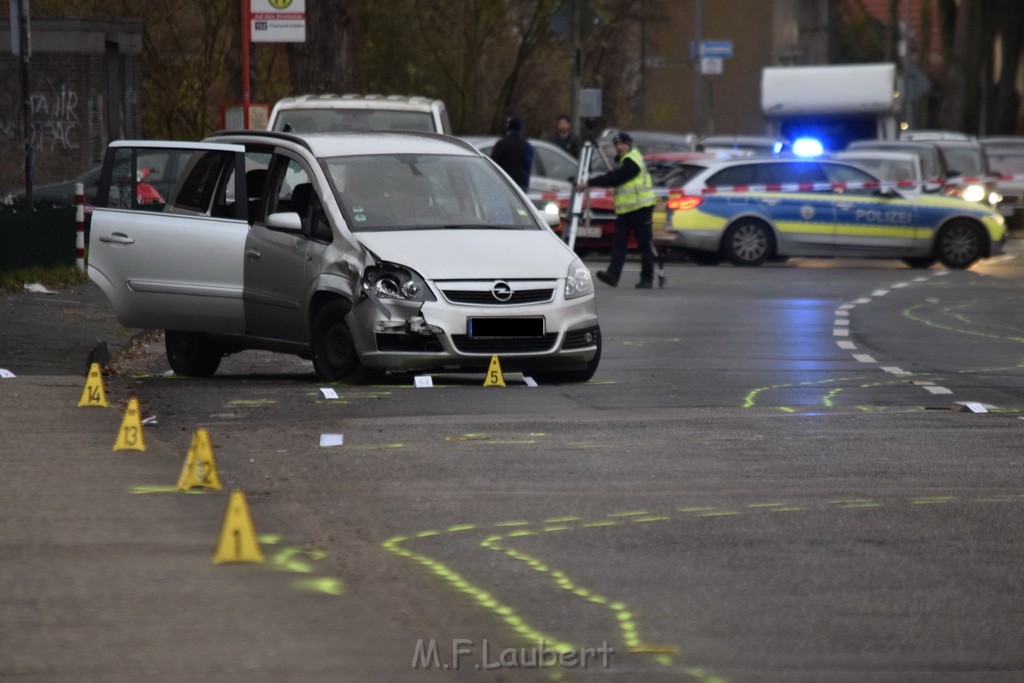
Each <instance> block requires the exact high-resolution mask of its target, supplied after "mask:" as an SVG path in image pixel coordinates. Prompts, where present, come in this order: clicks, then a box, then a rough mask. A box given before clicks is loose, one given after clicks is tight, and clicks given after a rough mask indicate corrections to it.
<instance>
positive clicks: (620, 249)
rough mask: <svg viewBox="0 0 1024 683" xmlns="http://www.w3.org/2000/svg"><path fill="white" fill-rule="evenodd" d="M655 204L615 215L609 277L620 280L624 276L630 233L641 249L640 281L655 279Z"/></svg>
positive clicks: (614, 280) (616, 280)
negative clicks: (652, 228)
mask: <svg viewBox="0 0 1024 683" xmlns="http://www.w3.org/2000/svg"><path fill="white" fill-rule="evenodd" d="M653 211H654V207H653V206H645V207H643V208H640V209H637V210H636V211H630V212H629V213H620V214H619V215H618V216H616V217H615V239H614V241H613V242H612V262H611V263H610V264H609V265H608V270H607V271H605V272H607V273H608V277H609V278H611V279H612V281H613V282H618V281H619V278H620V277H622V264H623V263H625V262H626V250H627V248H628V245H629V233H631V232H632V233H633V235H634V236H635V237H636V246H637V249H639V250H640V281H641V282H652V281H653V280H654V235H653V234H652V231H651V214H652V213H653Z"/></svg>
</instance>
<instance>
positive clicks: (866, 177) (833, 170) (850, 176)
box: [821, 163, 878, 195]
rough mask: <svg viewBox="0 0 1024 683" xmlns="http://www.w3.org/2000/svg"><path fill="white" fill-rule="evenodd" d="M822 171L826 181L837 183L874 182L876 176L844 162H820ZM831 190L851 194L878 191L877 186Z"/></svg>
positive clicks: (865, 193) (874, 192) (866, 193)
mask: <svg viewBox="0 0 1024 683" xmlns="http://www.w3.org/2000/svg"><path fill="white" fill-rule="evenodd" d="M821 169H822V172H823V173H824V174H825V180H826V181H827V182H830V183H833V184H838V185H849V184H861V183H876V182H878V178H877V177H875V176H873V175H871V174H870V173H868V172H867V171H862V170H861V169H859V168H854V167H853V166H847V165H845V164H829V163H822V164H821ZM831 191H832V192H836V193H838V194H851V195H873V194H876V193H877V191H878V188H877V187H859V188H858V187H853V188H851V187H836V188H834V189H833V190H831Z"/></svg>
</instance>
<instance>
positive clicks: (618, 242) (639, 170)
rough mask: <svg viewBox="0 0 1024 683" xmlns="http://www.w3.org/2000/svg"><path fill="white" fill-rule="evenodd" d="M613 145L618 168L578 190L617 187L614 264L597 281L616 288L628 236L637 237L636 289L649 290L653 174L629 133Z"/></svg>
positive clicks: (586, 183)
mask: <svg viewBox="0 0 1024 683" xmlns="http://www.w3.org/2000/svg"><path fill="white" fill-rule="evenodd" d="M612 142H613V143H615V152H616V153H617V155H618V156H617V157H616V158H617V159H618V160H619V165H618V166H616V167H615V168H614V169H613V170H611V171H609V172H608V173H605V174H602V175H599V176H595V177H593V178H591V179H589V180H587V181H586V182H582V183H579V184H578V185H577V186H576V189H578V190H585V189H586V188H588V187H614V188H616V189H615V241H614V243H613V244H612V262H611V263H610V264H609V265H608V270H600V271H598V272H597V279H598V280H600V281H601V282H603V283H605V284H606V285H611V286H612V287H617V286H618V284H619V278H620V277H621V276H622V264H623V263H624V262H625V261H626V248H627V245H628V243H629V233H630V232H632V233H633V234H634V235H635V236H636V246H637V248H638V249H639V250H640V282H638V283H637V285H636V286H637V289H650V288H651V282H652V281H653V280H654V241H653V239H654V237H653V234H652V232H651V213H652V211H653V210H654V204H655V199H654V190H653V187H652V184H651V174H650V173H648V172H647V166H646V165H644V158H643V155H641V154H640V150H638V149H636V148H635V147H633V138H632V137H631V136H630V135H629V133H622V132H620V133H618V134H617V135H616V136H615V137H614V138H612Z"/></svg>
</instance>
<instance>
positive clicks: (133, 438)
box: [114, 396, 146, 451]
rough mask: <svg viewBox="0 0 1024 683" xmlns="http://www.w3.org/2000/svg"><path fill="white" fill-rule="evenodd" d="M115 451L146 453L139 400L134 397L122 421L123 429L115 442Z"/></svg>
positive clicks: (118, 433) (129, 402)
mask: <svg viewBox="0 0 1024 683" xmlns="http://www.w3.org/2000/svg"><path fill="white" fill-rule="evenodd" d="M114 450H115V451H144V450H146V442H145V440H144V439H143V438H142V419H141V418H140V417H139V399H137V398H135V397H134V396H133V397H132V398H131V400H130V401H128V407H127V408H126V409H125V411H124V419H122V420H121V429H119V430H118V431H117V438H116V439H115V440H114Z"/></svg>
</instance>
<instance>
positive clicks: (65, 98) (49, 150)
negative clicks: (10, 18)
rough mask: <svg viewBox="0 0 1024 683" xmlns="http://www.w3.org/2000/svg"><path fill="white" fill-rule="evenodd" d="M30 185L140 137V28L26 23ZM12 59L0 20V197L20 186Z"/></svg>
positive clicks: (68, 174) (115, 23)
mask: <svg viewBox="0 0 1024 683" xmlns="http://www.w3.org/2000/svg"><path fill="white" fill-rule="evenodd" d="M31 32H32V55H31V59H30V62H29V63H30V77H29V78H30V91H31V97H30V100H31V103H32V113H33V133H32V138H31V139H32V150H33V164H32V166H33V187H35V186H38V185H44V184H46V183H50V182H57V181H61V180H68V179H70V178H73V177H75V176H77V175H79V174H81V173H82V172H84V171H86V170H88V169H89V168H91V167H93V166H96V165H97V164H99V163H100V162H101V160H102V158H103V152H104V150H105V148H106V145H107V143H108V142H109V141H110V140H112V139H119V138H134V137H141V136H142V103H141V90H142V84H141V65H140V62H141V56H140V54H139V49H138V46H139V45H140V44H141V35H142V26H141V23H139V22H137V21H127V20H109V21H103V20H99V21H93V20H89V21H86V20H56V19H49V20H42V21H38V22H32V24H31ZM19 72H20V69H19V60H18V58H16V57H15V56H14V55H12V54H11V51H10V25H9V22H0V155H2V162H0V194H2V193H3V192H8V191H12V190H19V189H22V188H24V186H25V136H24V134H23V126H22V110H23V101H22V96H21V85H20V75H19Z"/></svg>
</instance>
